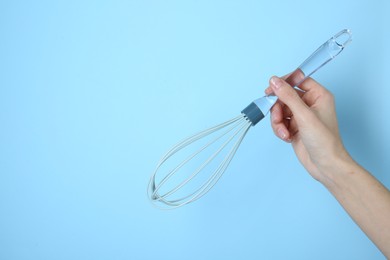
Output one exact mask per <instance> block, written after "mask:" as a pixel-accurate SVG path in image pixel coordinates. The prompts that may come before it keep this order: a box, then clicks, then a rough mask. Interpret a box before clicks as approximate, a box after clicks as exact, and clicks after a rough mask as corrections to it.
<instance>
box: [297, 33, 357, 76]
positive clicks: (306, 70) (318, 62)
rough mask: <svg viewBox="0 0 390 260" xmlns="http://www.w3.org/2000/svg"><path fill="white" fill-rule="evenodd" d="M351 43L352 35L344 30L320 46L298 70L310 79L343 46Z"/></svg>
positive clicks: (338, 52)
mask: <svg viewBox="0 0 390 260" xmlns="http://www.w3.org/2000/svg"><path fill="white" fill-rule="evenodd" d="M351 41H352V33H351V31H350V30H348V29H344V30H342V31H340V32H339V33H337V34H336V35H334V36H333V37H332V38H330V39H329V40H328V41H327V42H325V43H324V44H322V45H321V46H320V47H319V48H318V49H317V50H316V51H315V52H314V53H313V54H312V55H310V57H309V58H307V59H306V60H305V61H304V62H303V63H302V64H301V65H300V66H299V67H298V68H299V69H300V70H301V71H302V72H303V74H304V77H305V78H307V77H310V76H311V75H312V74H313V73H314V72H316V71H317V70H319V69H320V68H321V67H322V66H324V65H325V64H326V63H328V62H329V61H331V60H332V59H334V58H335V57H336V56H337V55H338V54H340V52H341V51H342V50H343V49H344V48H345V46H346V45H347V44H348V43H350V42H351Z"/></svg>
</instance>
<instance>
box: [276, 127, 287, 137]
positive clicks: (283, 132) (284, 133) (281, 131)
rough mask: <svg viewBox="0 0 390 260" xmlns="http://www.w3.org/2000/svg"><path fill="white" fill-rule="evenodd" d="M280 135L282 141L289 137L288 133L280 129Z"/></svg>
mask: <svg viewBox="0 0 390 260" xmlns="http://www.w3.org/2000/svg"><path fill="white" fill-rule="evenodd" d="M278 135H279V136H280V138H282V139H286V136H287V134H286V132H285V131H283V129H279V130H278Z"/></svg>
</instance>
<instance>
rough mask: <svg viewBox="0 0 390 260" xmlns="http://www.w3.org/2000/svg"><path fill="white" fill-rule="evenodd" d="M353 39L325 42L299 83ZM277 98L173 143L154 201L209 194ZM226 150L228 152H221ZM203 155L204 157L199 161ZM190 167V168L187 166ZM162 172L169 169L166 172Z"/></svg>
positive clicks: (153, 188) (153, 181) (151, 189)
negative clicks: (173, 162)
mask: <svg viewBox="0 0 390 260" xmlns="http://www.w3.org/2000/svg"><path fill="white" fill-rule="evenodd" d="M351 40H352V34H351V31H350V30H348V29H344V30H342V31H340V32H339V33H337V34H335V35H334V36H333V37H332V38H330V39H329V40H328V41H326V42H325V43H324V44H322V45H321V46H320V47H319V48H318V49H317V50H316V51H315V52H314V53H313V54H312V55H311V56H310V57H309V58H307V59H306V60H305V61H304V62H303V63H302V64H301V65H300V66H299V67H298V68H297V69H296V70H295V71H294V72H293V73H292V75H299V76H300V78H302V80H301V81H300V82H299V83H298V84H296V86H299V85H300V84H301V83H302V82H303V81H304V80H305V79H306V78H307V77H309V76H311V75H312V74H313V73H314V72H316V71H317V70H318V69H320V68H321V67H322V66H324V65H325V64H326V63H328V62H329V61H331V60H332V59H333V58H335V57H336V56H337V55H338V54H339V53H341V51H342V50H343V49H344V47H345V46H346V45H347V44H348V43H349V42H351ZM290 77H291V76H290ZM287 81H288V79H287ZM276 101H277V97H276V96H274V95H268V96H264V97H261V98H259V99H256V100H254V101H253V102H252V103H250V104H249V105H248V106H247V107H246V108H244V109H243V110H242V111H241V114H240V115H239V116H237V117H235V118H233V119H230V120H228V121H226V122H224V123H221V124H219V125H216V126H213V127H211V128H209V129H206V130H203V131H201V132H199V133H196V134H194V135H192V136H190V137H188V138H187V139H184V140H183V141H181V142H179V143H177V144H176V145H175V146H173V147H172V148H171V149H170V150H169V151H168V152H167V153H166V154H165V155H164V156H163V157H162V158H161V160H160V161H159V163H158V164H157V167H156V169H155V171H154V173H153V174H152V176H151V177H150V181H149V185H148V190H147V193H148V197H149V199H150V200H151V201H152V202H153V204H155V205H156V206H157V207H159V208H162V209H173V208H177V207H181V206H183V205H186V204H188V203H191V202H193V201H195V200H197V199H199V198H200V197H202V196H203V195H205V194H206V193H207V192H208V191H209V190H210V189H211V188H212V187H213V186H214V185H215V184H216V183H217V182H218V180H219V179H220V178H221V176H222V175H223V173H224V172H225V170H226V169H227V167H228V166H229V163H230V162H231V160H232V159H233V157H234V155H235V153H236V151H237V149H238V147H239V146H240V144H241V142H242V140H243V139H244V137H245V135H246V134H247V132H248V131H249V129H250V128H251V127H252V126H255V125H256V124H257V123H258V122H260V121H261V120H262V119H263V118H264V117H265V116H266V115H267V113H268V112H269V110H270V109H271V107H272V106H273V105H274V104H275V103H276ZM207 137H209V139H210V140H207V141H205V142H204V143H201V144H198V145H197V141H198V142H200V141H201V139H205V138H207ZM218 143H220V144H219V146H218V148H217V149H216V150H215V151H213V152H212V153H211V154H210V155H207V156H206V157H205V155H203V156H202V154H203V153H204V154H206V152H207V150H209V149H210V147H212V146H213V145H214V146H215V145H216V144H218ZM183 150H186V151H187V153H188V152H189V154H185V155H184V157H183V155H182V156H181V157H180V156H179V155H178V154H179V153H180V152H182V151H183ZM194 150H195V151H194ZM225 150H227V151H225ZM192 151H194V152H192ZM223 152H225V153H226V154H225V155H224V156H221V154H223ZM174 155H177V157H178V158H180V159H178V161H180V162H179V163H178V164H177V165H174V166H172V167H169V166H170V165H168V163H167V162H168V161H169V160H168V159H170V158H171V157H172V156H174ZM203 157H205V159H204V161H203V162H201V163H199V161H202V160H203ZM219 157H222V160H221V162H219V161H218V162H216V158H219ZM192 164H193V165H192ZM186 167H187V168H188V169H185V168H186ZM207 169H209V172H210V171H211V174H209V173H207V175H203V176H202V177H199V176H200V174H201V173H202V172H207ZM210 169H211V170H210ZM161 172H165V175H164V174H162V173H161ZM179 172H180V174H179ZM158 173H159V174H158ZM184 187H186V189H184Z"/></svg>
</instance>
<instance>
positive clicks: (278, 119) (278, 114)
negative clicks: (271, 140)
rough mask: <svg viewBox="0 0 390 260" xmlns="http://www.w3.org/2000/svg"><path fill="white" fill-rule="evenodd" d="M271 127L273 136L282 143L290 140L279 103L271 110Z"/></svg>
mask: <svg viewBox="0 0 390 260" xmlns="http://www.w3.org/2000/svg"><path fill="white" fill-rule="evenodd" d="M271 126H272V130H273V131H274V133H275V135H276V136H277V137H279V138H280V139H282V140H284V141H288V140H289V139H290V133H289V131H288V128H287V125H286V122H285V119H284V117H283V109H282V105H281V103H279V102H277V103H276V104H275V105H274V106H273V107H272V109H271Z"/></svg>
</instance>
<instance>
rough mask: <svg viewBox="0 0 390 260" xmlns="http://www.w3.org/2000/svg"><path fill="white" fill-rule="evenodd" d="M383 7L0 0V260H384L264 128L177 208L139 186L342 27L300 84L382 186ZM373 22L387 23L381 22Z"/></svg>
mask: <svg viewBox="0 0 390 260" xmlns="http://www.w3.org/2000/svg"><path fill="white" fill-rule="evenodd" d="M389 11H390V8H389V3H388V1H365V3H364V1H336V0H332V1H322V2H318V1H289V2H288V1H105V2H103V1H1V2H0V123H1V128H0V259H383V256H382V255H381V253H380V252H379V251H378V250H377V249H376V247H375V246H374V245H373V244H372V243H371V241H370V240H369V239H368V238H366V236H365V235H364V234H363V233H362V231H360V229H359V228H358V227H357V226H356V225H355V223H354V222H353V221H352V220H351V219H350V218H349V216H348V215H347V214H346V213H345V212H344V211H343V209H342V208H341V206H340V205H339V204H338V203H337V202H336V200H335V199H334V198H333V197H332V196H331V195H330V194H329V193H328V191H327V190H326V189H325V188H324V187H322V186H321V185H320V184H319V183H317V182H316V181H314V180H313V179H312V178H311V177H310V176H309V175H308V174H307V173H306V172H305V171H304V169H303V167H302V166H301V165H300V164H299V162H298V161H297V159H296V158H295V156H294V154H293V151H292V149H291V147H290V146H289V145H286V144H285V143H283V142H281V141H280V140H278V139H277V138H276V137H274V136H273V133H272V131H271V128H270V124H269V121H268V120H264V121H263V122H261V123H260V124H258V125H257V126H256V127H255V128H253V129H251V130H250V132H249V134H248V135H247V137H246V139H245V140H244V142H243V144H242V146H241V147H240V149H239V150H238V153H237V155H236V157H235V158H234V160H233V162H232V164H231V165H230V167H229V169H228V170H227V172H226V173H225V175H224V177H223V178H222V179H221V181H220V182H219V183H218V184H217V186H216V187H215V188H214V189H213V190H212V191H211V192H210V193H209V194H207V195H206V196H205V197H204V198H202V199H201V200H199V201H197V202H196V203H194V204H191V205H188V206H186V207H183V208H181V209H178V210H174V211H168V212H166V211H159V210H157V209H155V208H153V207H152V206H151V205H150V204H149V202H148V200H147V197H146V194H145V192H146V186H147V182H148V179H149V176H150V174H151V173H152V171H153V169H154V167H155V165H156V163H157V161H158V159H159V158H160V156H161V155H162V154H163V153H164V152H165V151H166V150H167V149H168V148H169V147H170V146H171V145H172V144H174V143H175V142H177V141H178V140H179V139H181V138H183V137H186V136H188V135H189V134H192V133H194V132H196V131H198V130H202V129H204V128H206V127H209V126H212V125H214V124H216V123H220V122H222V121H224V120H226V119H229V118H231V117H233V116H236V115H238V113H239V112H240V111H241V109H242V108H244V107H245V106H246V105H247V104H249V103H250V102H251V101H252V100H253V99H255V98H257V97H260V96H262V95H263V90H264V88H265V87H266V86H267V83H268V79H269V77H270V76H272V75H274V74H276V75H283V74H285V73H287V72H289V71H291V70H293V69H295V68H296V67H297V66H298V65H299V64H300V63H301V62H302V61H303V60H304V59H305V58H306V57H307V56H308V55H309V54H310V53H311V52H312V51H314V50H315V49H316V48H317V47H318V46H319V45H320V44H322V43H323V42H324V41H325V40H327V39H328V38H329V37H330V36H332V35H333V34H335V33H336V32H338V31H339V30H341V29H343V28H350V29H351V30H352V31H353V33H354V40H353V43H352V44H351V45H350V46H348V48H347V49H346V50H345V52H344V53H342V55H340V56H339V57H337V59H336V60H335V61H333V62H332V63H331V64H329V65H327V66H326V67H325V68H323V69H322V70H321V71H319V72H318V73H317V74H316V75H315V76H314V78H316V79H317V80H318V81H320V82H321V83H322V84H323V85H325V86H327V87H328V88H329V89H330V90H331V91H332V92H333V93H334V95H335V97H336V102H337V111H338V115H339V121H340V128H341V133H342V136H343V138H344V142H345V145H346V147H347V148H348V150H349V151H350V153H351V154H352V155H353V156H354V158H355V159H356V160H357V161H359V162H360V163H361V164H362V165H363V166H364V167H365V168H367V169H368V170H369V171H371V172H372V173H373V174H374V175H375V176H376V177H377V178H378V179H379V180H381V181H382V182H383V183H384V184H385V185H386V186H387V187H389V186H390V178H389V170H390V165H389V154H390V153H389V144H390V138H389V130H388V129H389V127H390V125H389V120H388V112H389V111H390V105H389V102H388V96H389V95H390V91H389V88H390V85H389V83H388V80H387V78H385V77H386V76H387V75H388V74H389V71H390V66H389V59H390V53H389V49H388V46H390V41H389V37H390V36H389V29H388V26H389V24H390V21H389V18H387V17H388V16H389ZM386 16H387V17H386Z"/></svg>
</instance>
